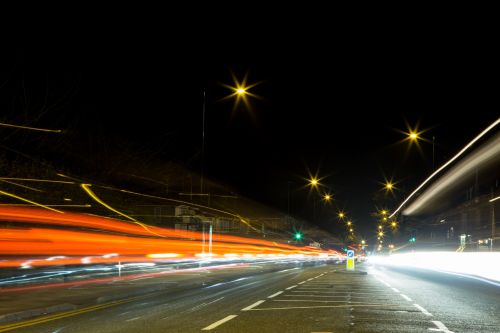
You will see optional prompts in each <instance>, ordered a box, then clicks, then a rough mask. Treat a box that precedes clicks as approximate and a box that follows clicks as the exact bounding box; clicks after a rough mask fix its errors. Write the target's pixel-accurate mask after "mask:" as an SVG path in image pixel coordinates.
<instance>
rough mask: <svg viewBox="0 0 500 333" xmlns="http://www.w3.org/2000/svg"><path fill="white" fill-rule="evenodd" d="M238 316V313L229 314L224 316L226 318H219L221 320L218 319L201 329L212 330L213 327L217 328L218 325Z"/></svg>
mask: <svg viewBox="0 0 500 333" xmlns="http://www.w3.org/2000/svg"><path fill="white" fill-rule="evenodd" d="M236 317H238V315H229V316H227V317H226V318H224V319H221V320H219V321H216V322H215V323H213V324H211V325H208V326H207V327H205V328H202V329H201V330H202V331H210V330H212V329H214V328H216V327H217V326H220V325H222V324H224V323H225V322H227V321H230V320H231V319H233V318H236Z"/></svg>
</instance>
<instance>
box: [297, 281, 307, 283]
mask: <svg viewBox="0 0 500 333" xmlns="http://www.w3.org/2000/svg"><path fill="white" fill-rule="evenodd" d="M306 282H307V281H302V282H299V284H303V283H306Z"/></svg>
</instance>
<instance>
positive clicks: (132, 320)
mask: <svg viewBox="0 0 500 333" xmlns="http://www.w3.org/2000/svg"><path fill="white" fill-rule="evenodd" d="M139 318H141V317H135V318H131V319H127V320H125V321H133V320H137V319H139Z"/></svg>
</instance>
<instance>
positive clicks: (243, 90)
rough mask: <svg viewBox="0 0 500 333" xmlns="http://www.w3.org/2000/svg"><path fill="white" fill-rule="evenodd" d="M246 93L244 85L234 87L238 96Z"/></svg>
mask: <svg viewBox="0 0 500 333" xmlns="http://www.w3.org/2000/svg"><path fill="white" fill-rule="evenodd" d="M246 93H247V89H246V88H244V87H242V88H238V89H236V94H238V95H240V96H242V95H245V94H246Z"/></svg>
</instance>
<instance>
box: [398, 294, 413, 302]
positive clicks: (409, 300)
mask: <svg viewBox="0 0 500 333" xmlns="http://www.w3.org/2000/svg"><path fill="white" fill-rule="evenodd" d="M400 295H401V297H403V298H404V299H405V300H407V301H408V302H411V301H412V300H411V298H410V297H408V296H406V295H405V294H400Z"/></svg>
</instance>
